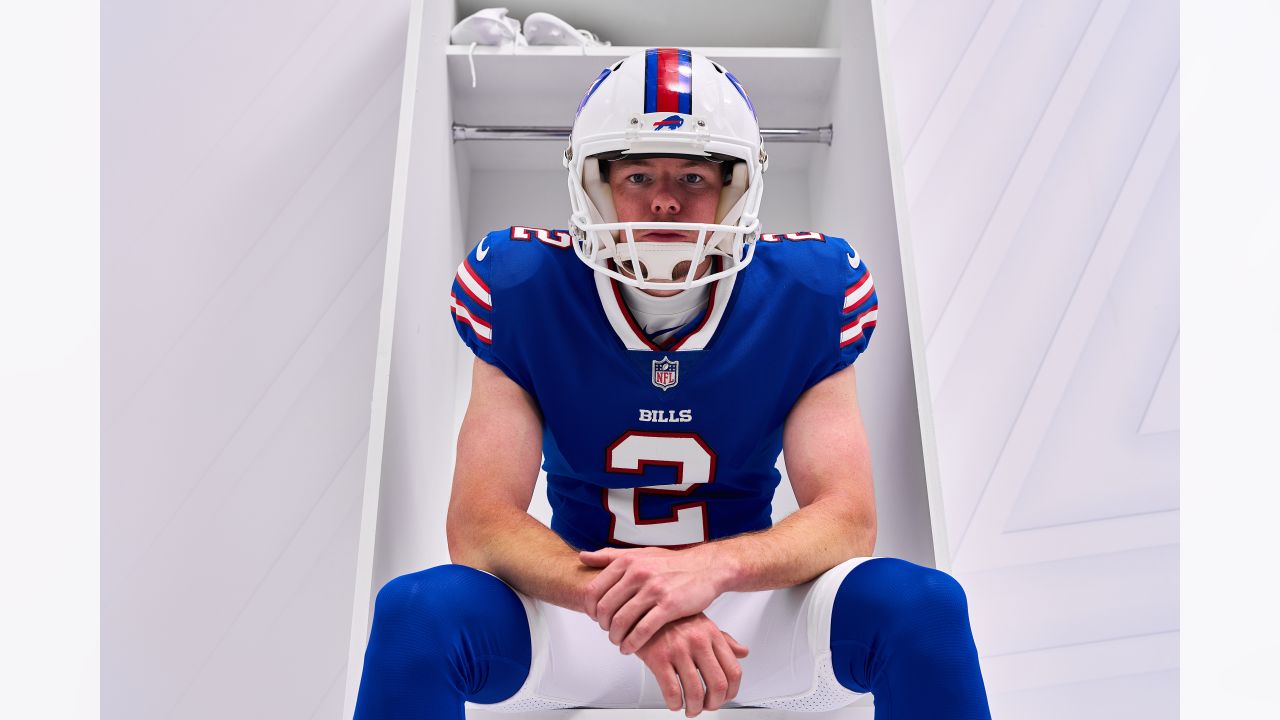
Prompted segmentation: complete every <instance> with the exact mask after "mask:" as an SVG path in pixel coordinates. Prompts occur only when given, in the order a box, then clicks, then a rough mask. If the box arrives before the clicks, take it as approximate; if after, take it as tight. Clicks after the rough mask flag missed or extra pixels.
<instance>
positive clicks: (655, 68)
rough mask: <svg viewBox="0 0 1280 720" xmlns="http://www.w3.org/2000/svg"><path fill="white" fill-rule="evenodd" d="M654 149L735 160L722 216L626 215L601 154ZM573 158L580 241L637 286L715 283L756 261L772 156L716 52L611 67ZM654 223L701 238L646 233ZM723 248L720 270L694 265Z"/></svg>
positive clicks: (576, 131) (605, 267) (584, 250)
mask: <svg viewBox="0 0 1280 720" xmlns="http://www.w3.org/2000/svg"><path fill="white" fill-rule="evenodd" d="M654 156H662V157H692V158H696V159H704V160H720V161H722V162H727V163H729V165H728V166H727V167H726V173H725V177H726V182H725V184H724V187H723V188H722V189H721V194H720V198H719V203H718V207H717V210H716V218H715V222H712V223H707V222H659V221H631V222H620V221H619V219H618V216H617V213H616V210H615V208H614V203H613V196H612V190H611V188H610V187H609V184H608V182H607V180H606V175H604V174H602V173H601V172H600V165H601V162H600V161H601V160H605V161H609V160H617V159H619V158H622V157H636V158H645V157H654ZM564 164H565V167H566V168H567V169H568V184H569V198H570V204H571V207H572V215H571V216H570V219H569V227H570V230H571V231H572V234H573V238H574V249H575V251H576V252H577V255H578V257H579V258H581V259H582V261H583V262H585V263H587V265H588V266H590V267H591V268H592V269H593V270H595V271H596V272H599V273H602V274H604V275H607V276H608V277H610V278H613V279H614V280H617V281H618V282H622V283H625V284H628V285H633V286H635V287H640V288H657V289H677V288H689V287H696V286H699V285H705V284H707V283H711V282H715V281H716V280H719V279H721V278H724V277H727V276H729V275H732V274H733V273H736V272H738V271H740V270H741V269H742V268H744V267H746V265H747V264H748V263H750V262H751V258H752V257H753V256H754V252H755V241H756V239H757V238H758V237H759V234H760V221H759V208H760V197H761V195H762V193H763V189H764V182H763V177H762V175H763V172H764V170H765V168H766V167H767V164H768V161H767V155H766V154H765V153H764V150H763V148H762V146H761V141H760V129H759V126H758V125H757V123H756V118H755V112H754V110H753V109H752V107H751V105H750V103H749V101H748V100H747V97H746V93H745V91H743V90H742V88H741V85H739V84H738V83H737V81H736V80H735V79H733V77H732V75H730V74H729V73H727V72H726V71H724V69H723V68H722V67H720V66H718V65H716V64H715V63H713V62H711V61H710V60H707V59H706V58H704V57H702V56H700V55H696V54H693V53H690V52H688V51H685V50H675V49H661V50H648V51H646V52H642V53H637V54H636V55H632V56H631V57H628V58H626V59H625V60H623V61H621V62H619V63H618V64H616V65H614V66H612V67H611V68H607V69H606V70H604V71H603V72H602V73H601V74H600V76H599V77H598V78H597V79H596V81H595V82H594V83H593V84H592V86H591V89H590V90H589V91H588V92H587V95H586V97H585V98H584V99H583V101H582V104H581V105H580V106H579V110H578V116H577V118H576V120H575V122H574V126H573V134H572V136H571V138H570V145H569V148H568V150H566V152H565V162H564ZM645 231H668V232H671V231H691V232H695V233H696V240H695V241H694V242H644V241H640V242H637V241H636V237H637V235H639V234H640V233H642V232H645ZM713 256H718V257H720V258H721V261H720V263H719V269H717V270H716V271H715V272H712V273H709V274H707V275H704V276H703V277H700V278H695V277H694V275H696V273H695V272H692V270H693V269H695V268H698V267H700V266H701V265H702V263H703V261H705V260H706V259H708V258H710V257H713ZM620 268H626V269H628V270H631V271H633V272H634V275H629V274H627V273H624V272H620V271H619V269H620ZM682 268H683V269H685V270H684V272H678V271H679V270H680V269H682Z"/></svg>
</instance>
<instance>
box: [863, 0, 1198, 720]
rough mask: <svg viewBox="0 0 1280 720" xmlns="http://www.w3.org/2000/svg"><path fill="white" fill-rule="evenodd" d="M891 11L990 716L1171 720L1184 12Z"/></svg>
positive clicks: (959, 554)
mask: <svg viewBox="0 0 1280 720" xmlns="http://www.w3.org/2000/svg"><path fill="white" fill-rule="evenodd" d="M884 9H885V17H886V21H887V30H888V35H889V37H890V46H889V50H890V53H891V56H892V62H891V68H890V71H891V76H892V78H893V88H894V93H895V104H896V107H897V115H898V123H899V132H900V137H901V142H902V145H903V153H904V156H905V171H904V174H905V181H906V185H907V194H908V202H909V208H910V217H911V232H912V238H913V241H914V245H915V258H914V259H915V263H916V267H917V272H918V282H919V287H920V305H921V308H922V314H923V324H924V328H923V330H924V334H925V337H926V338H927V350H926V354H927V357H928V365H929V376H930V385H931V388H932V401H933V409H934V423H935V429H936V432H937V440H938V454H939V464H940V467H941V477H942V486H943V494H944V500H945V505H946V514H947V525H948V532H949V541H950V545H951V548H952V554H953V558H954V564H953V568H952V570H953V572H954V574H955V575H956V576H957V577H958V578H959V579H960V580H961V582H962V583H963V584H964V585H965V587H966V588H967V591H968V593H969V599H970V606H971V607H970V611H971V616H972V620H973V624H974V632H975V635H976V636H977V638H978V643H979V651H980V652H981V654H982V655H983V666H984V669H985V671H986V676H987V682H988V687H989V691H990V692H991V695H992V706H993V710H994V711H995V713H996V716H997V717H1009V718H1032V717H1034V718H1078V717H1090V718H1111V717H1116V718H1119V717H1133V716H1134V715H1135V713H1136V714H1140V715H1141V716H1142V717H1144V718H1163V717H1169V718H1172V717H1176V716H1177V701H1178V7H1177V3H1176V2H1174V1H1173V0H1102V1H1101V2H1098V1H1097V0H1091V1H1090V2H1078V3H1077V2H1072V3H1065V2H1048V3H1043V2H1023V1H1022V0H965V1H963V2H936V1H934V0H915V1H912V0H903V1H902V2H893V1H891V2H888V3H887V4H886V5H885V8H884Z"/></svg>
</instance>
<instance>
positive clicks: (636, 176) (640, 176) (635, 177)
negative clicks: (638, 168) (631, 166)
mask: <svg viewBox="0 0 1280 720" xmlns="http://www.w3.org/2000/svg"><path fill="white" fill-rule="evenodd" d="M626 179H627V182H629V183H631V184H632V185H639V184H641V183H643V182H644V181H645V180H648V179H649V176H648V175H645V174H644V173H631V174H630V175H628V176H627V178H626Z"/></svg>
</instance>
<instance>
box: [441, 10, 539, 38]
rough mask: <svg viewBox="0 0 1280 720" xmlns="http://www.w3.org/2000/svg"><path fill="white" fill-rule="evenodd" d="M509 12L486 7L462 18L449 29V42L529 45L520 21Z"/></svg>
mask: <svg viewBox="0 0 1280 720" xmlns="http://www.w3.org/2000/svg"><path fill="white" fill-rule="evenodd" d="M507 12H508V11H507V9H506V8H501V7H493V8H485V9H483V10H479V11H477V12H475V13H474V14H471V15H468V16H467V17H464V18H462V19H461V20H459V21H458V24H457V25H454V26H453V30H450V31H449V42H451V43H453V44H454V45H470V44H472V43H475V44H476V45H515V46H525V45H528V44H529V41H528V40H526V39H525V36H524V34H523V33H521V32H520V21H519V20H517V19H515V18H513V17H507Z"/></svg>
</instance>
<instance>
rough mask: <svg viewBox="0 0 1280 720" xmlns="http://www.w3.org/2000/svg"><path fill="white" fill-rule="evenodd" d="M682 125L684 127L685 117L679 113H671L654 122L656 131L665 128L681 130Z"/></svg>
mask: <svg viewBox="0 0 1280 720" xmlns="http://www.w3.org/2000/svg"><path fill="white" fill-rule="evenodd" d="M682 127H684V118H682V117H680V116H679V115H669V116H667V117H665V118H663V119H661V120H656V121H654V123H653V129H654V130H655V131H657V130H663V129H665V130H679V129H680V128H682Z"/></svg>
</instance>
